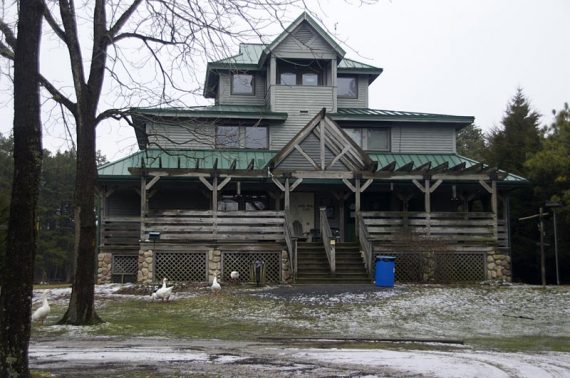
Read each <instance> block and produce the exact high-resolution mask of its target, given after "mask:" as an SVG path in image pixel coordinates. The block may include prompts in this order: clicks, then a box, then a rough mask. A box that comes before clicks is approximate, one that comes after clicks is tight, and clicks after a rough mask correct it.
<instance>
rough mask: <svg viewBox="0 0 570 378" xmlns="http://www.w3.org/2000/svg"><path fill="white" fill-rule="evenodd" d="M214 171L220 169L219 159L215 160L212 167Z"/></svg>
mask: <svg viewBox="0 0 570 378" xmlns="http://www.w3.org/2000/svg"><path fill="white" fill-rule="evenodd" d="M212 169H213V170H214V171H215V170H217V169H218V158H215V159H214V164H213V165H212Z"/></svg>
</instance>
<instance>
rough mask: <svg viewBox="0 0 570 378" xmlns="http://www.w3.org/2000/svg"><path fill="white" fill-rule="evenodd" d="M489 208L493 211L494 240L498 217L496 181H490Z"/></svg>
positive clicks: (497, 236)
mask: <svg viewBox="0 0 570 378" xmlns="http://www.w3.org/2000/svg"><path fill="white" fill-rule="evenodd" d="M491 208H492V211H493V236H494V237H495V241H498V238H499V225H498V222H499V217H498V214H497V213H498V204H497V181H496V180H493V181H491Z"/></svg>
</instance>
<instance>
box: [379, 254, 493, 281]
mask: <svg viewBox="0 0 570 378" xmlns="http://www.w3.org/2000/svg"><path fill="white" fill-rule="evenodd" d="M389 255H391V256H395V257H396V277H395V278H396V281H399V282H426V281H431V282H438V283H449V282H473V281H483V280H485V279H486V275H485V258H486V257H485V253H484V252H471V253H434V254H431V255H430V254H425V253H390V254H389Z"/></svg>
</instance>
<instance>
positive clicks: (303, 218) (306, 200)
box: [289, 192, 315, 236]
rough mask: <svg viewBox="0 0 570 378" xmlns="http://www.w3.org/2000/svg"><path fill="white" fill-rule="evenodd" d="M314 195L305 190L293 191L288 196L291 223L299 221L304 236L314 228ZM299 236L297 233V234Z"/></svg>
mask: <svg viewBox="0 0 570 378" xmlns="http://www.w3.org/2000/svg"><path fill="white" fill-rule="evenodd" d="M314 204H315V195H314V194H313V193H306V192H293V193H291V197H290V205H289V206H290V210H289V211H290V212H289V214H290V215H291V223H294V222H296V221H297V222H299V223H300V224H301V227H302V229H303V234H304V235H305V236H308V235H310V233H311V230H313V229H314V228H315V206H314ZM297 236H299V235H297Z"/></svg>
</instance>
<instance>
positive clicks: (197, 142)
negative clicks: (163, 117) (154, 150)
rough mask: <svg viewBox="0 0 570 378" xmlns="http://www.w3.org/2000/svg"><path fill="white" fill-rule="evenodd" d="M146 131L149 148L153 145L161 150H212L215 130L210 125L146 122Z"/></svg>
mask: <svg viewBox="0 0 570 378" xmlns="http://www.w3.org/2000/svg"><path fill="white" fill-rule="evenodd" d="M146 129H147V133H148V139H149V142H150V143H151V147H152V146H153V144H154V145H155V146H156V145H159V146H160V147H162V148H198V149H211V148H214V140H215V128H214V127H213V125H211V124H207V123H205V124H192V123H190V122H185V123H175V124H172V125H169V124H163V123H154V122H148V123H147V125H146Z"/></svg>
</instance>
